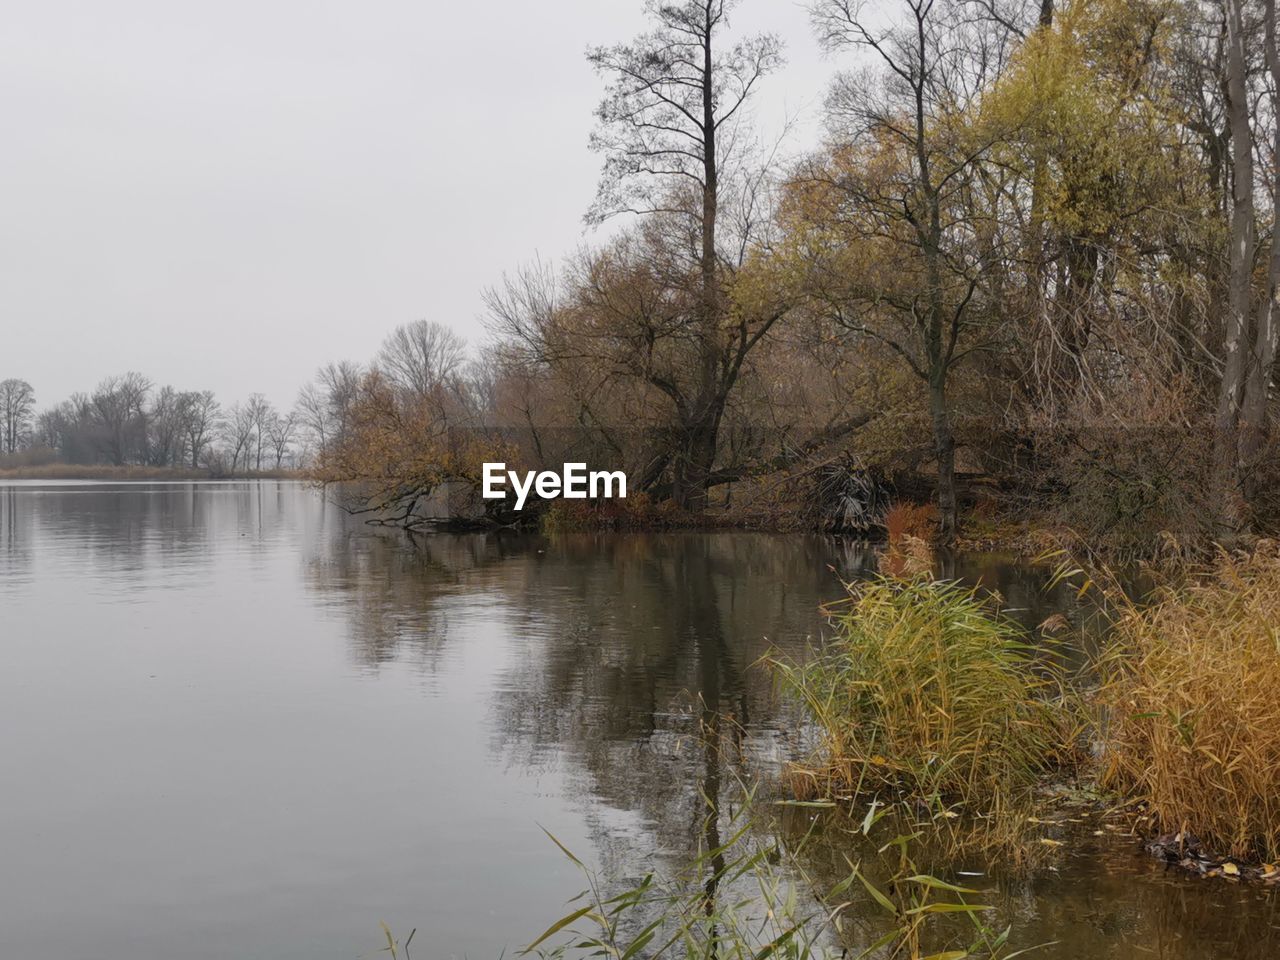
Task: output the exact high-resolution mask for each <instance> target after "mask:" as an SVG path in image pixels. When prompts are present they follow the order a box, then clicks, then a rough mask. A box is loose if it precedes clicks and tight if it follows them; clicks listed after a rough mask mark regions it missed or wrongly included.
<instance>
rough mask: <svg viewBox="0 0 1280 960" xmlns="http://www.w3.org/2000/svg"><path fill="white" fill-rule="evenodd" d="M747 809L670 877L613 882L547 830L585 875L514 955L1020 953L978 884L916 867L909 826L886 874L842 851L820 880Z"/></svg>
mask: <svg viewBox="0 0 1280 960" xmlns="http://www.w3.org/2000/svg"><path fill="white" fill-rule="evenodd" d="M751 809H752V806H751V803H750V802H749V801H748V802H747V804H746V805H745V807H743V808H742V811H743V812H741V813H739V815H738V816H737V817H735V818H734V819H733V826H734V829H733V835H732V838H731V839H730V840H729V841H728V842H726V843H724V844H723V845H721V846H718V847H716V848H713V849H707V850H703V851H702V852H701V854H700V855H699V856H698V857H696V858H695V859H694V860H693V861H692V862H691V863H690V864H689V865H688V867H687V868H686V869H685V870H684V871H681V872H679V873H677V874H676V875H674V876H672V877H668V878H664V877H661V876H659V875H658V874H655V873H648V874H646V875H645V876H644V877H642V878H641V879H640V881H639V882H638V883H632V884H629V885H625V886H623V887H622V888H621V889H615V888H613V887H612V886H611V885H610V884H608V882H607V881H606V880H604V879H603V878H602V877H600V876H599V875H598V874H597V873H596V872H595V871H593V870H591V869H590V868H588V867H587V866H586V865H585V864H584V863H583V862H582V861H581V860H579V859H578V858H577V857H576V856H575V855H574V854H573V853H572V852H570V851H569V850H568V849H567V848H566V847H565V846H564V845H563V844H561V843H560V841H559V840H556V838H555V837H551V839H552V840H553V841H554V842H555V843H556V845H557V846H558V847H560V850H561V851H562V852H563V853H564V854H565V856H567V857H568V858H569V859H570V860H571V861H572V862H573V864H574V865H575V866H576V867H577V868H578V870H579V871H580V872H581V873H582V874H583V876H584V877H585V878H586V882H587V889H586V890H585V891H584V892H583V893H581V894H580V895H579V896H578V897H576V898H575V899H574V900H573V901H571V906H572V907H573V909H572V910H570V912H568V913H567V914H565V915H564V916H562V917H560V918H559V919H558V920H556V921H555V922H554V923H552V924H551V926H550V927H548V928H547V930H546V931H545V932H544V933H543V934H542V935H541V936H539V937H538V938H537V939H536V940H534V941H533V942H532V943H531V944H530V945H529V946H528V947H526V948H525V949H524V950H523V951H521V953H522V955H523V954H530V953H534V954H537V955H538V956H540V957H543V958H552V960H561V958H566V957H571V956H587V957H596V956H598V957H611V958H613V960H631V958H633V957H634V958H639V957H644V958H647V960H768V958H770V957H779V958H786V960H837V958H840V960H868V958H871V957H877V958H883V960H907V958H910V960H920V958H925V960H928V958H935V960H936V958H949V960H961V958H965V957H970V958H975V960H984V958H985V960H1011V958H1012V957H1015V956H1018V955H1020V954H1022V953H1026V952H1028V951H1027V950H1013V949H1012V948H1011V947H1010V946H1009V941H1010V934H1011V932H1012V931H1011V929H1009V928H1006V929H1004V930H996V929H994V928H992V927H991V926H989V925H988V923H987V922H986V920H985V917H984V915H985V914H986V911H988V910H989V909H990V908H989V907H987V906H984V905H982V904H980V903H975V902H972V900H971V899H970V898H972V897H973V896H975V895H976V894H977V893H978V891H976V890H972V889H969V888H965V887H961V886H958V885H955V884H951V883H948V882H946V881H943V880H940V879H938V878H936V877H934V876H932V875H930V874H927V873H924V872H922V871H921V870H920V869H919V868H918V867H917V866H916V863H915V861H914V860H913V858H912V853H911V850H912V843H913V841H914V839H915V838H914V837H913V836H909V835H907V836H898V837H896V838H894V839H893V840H891V841H889V842H888V843H887V844H885V845H884V846H882V847H881V848H880V849H879V851H878V855H877V857H875V858H873V859H874V860H875V864H874V865H875V866H876V867H878V868H883V867H884V866H885V862H886V861H887V862H888V870H887V872H884V871H882V870H870V869H864V868H863V865H862V864H861V863H860V862H858V863H855V862H853V861H848V871H849V872H848V873H847V875H846V876H845V877H844V878H843V879H841V880H840V881H838V882H837V883H835V884H833V885H829V886H827V887H826V888H825V889H821V888H819V886H818V885H817V884H816V882H815V881H814V879H813V878H812V877H811V876H810V875H809V874H808V873H807V872H806V871H805V869H804V867H803V865H802V859H803V857H802V856H801V854H802V852H803V842H802V843H801V844H800V845H799V846H797V847H783V846H781V845H779V844H777V843H775V842H765V841H762V840H761V839H760V837H761V836H762V834H763V833H764V832H762V831H758V830H755V829H753V826H752V824H751V823H750V822H749V815H748V813H747V811H750V810H751ZM884 813H885V811H884V810H877V808H876V807H875V806H874V805H873V806H872V808H871V810H870V812H869V813H868V815H867V817H866V818H865V819H864V820H863V822H862V828H861V833H862V835H863V836H864V837H865V836H868V835H869V831H870V830H871V829H872V827H874V825H875V823H876V821H877V820H878V819H879V818H880V817H881V816H883V815H884ZM548 836H550V834H548ZM882 873H884V875H883V876H882V875H881V874H882ZM873 874H874V876H873ZM958 920H959V921H960V922H959V923H957V921H958ZM1032 949H1034V948H1032ZM926 951H927V952H928V958H926V957H925V954H926Z"/></svg>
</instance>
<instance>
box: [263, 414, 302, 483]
mask: <svg viewBox="0 0 1280 960" xmlns="http://www.w3.org/2000/svg"><path fill="white" fill-rule="evenodd" d="M297 427H298V415H297V413H296V412H294V411H292V410H290V411H289V412H288V413H287V414H285V415H284V416H281V415H280V414H278V413H275V412H274V411H272V413H271V414H270V416H269V417H268V419H267V441H268V442H269V443H270V444H271V451H272V453H274V454H275V457H276V469H277V470H279V469H280V464H281V463H282V462H283V461H284V457H285V454H286V453H288V452H289V444H291V443H292V442H293V435H294V432H295V431H296V430H297Z"/></svg>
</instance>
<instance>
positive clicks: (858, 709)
mask: <svg viewBox="0 0 1280 960" xmlns="http://www.w3.org/2000/svg"><path fill="white" fill-rule="evenodd" d="M1149 573H1150V576H1151V578H1152V580H1153V581H1154V582H1155V583H1156V584H1157V585H1158V586H1157V587H1156V588H1155V589H1154V591H1153V592H1151V593H1149V594H1147V595H1144V596H1142V597H1140V598H1134V597H1132V596H1128V595H1126V594H1125V593H1124V592H1123V591H1120V590H1119V589H1114V590H1112V589H1108V590H1107V591H1106V593H1107V596H1106V604H1105V606H1106V608H1107V611H1108V613H1107V616H1108V617H1109V620H1110V633H1109V637H1108V639H1107V641H1106V642H1105V644H1104V645H1103V648H1102V650H1101V651H1100V652H1099V653H1098V654H1096V656H1095V657H1094V659H1093V662H1092V664H1091V667H1090V669H1089V670H1088V671H1087V672H1086V674H1085V675H1083V676H1082V677H1081V678H1080V679H1079V680H1078V681H1077V682H1076V683H1075V684H1074V686H1075V688H1076V689H1072V688H1071V687H1069V686H1068V685H1067V684H1065V683H1064V682H1063V681H1062V679H1061V678H1059V677H1058V675H1057V674H1056V672H1055V671H1054V670H1053V668H1052V666H1051V661H1052V657H1046V656H1045V655H1044V654H1045V652H1046V650H1047V649H1051V648H1047V647H1046V644H1047V643H1048V641H1047V640H1044V639H1043V638H1040V639H1036V640H1035V642H1034V643H1033V642H1032V641H1033V638H1032V637H1031V636H1030V635H1028V634H1027V632H1026V631H1024V630H1022V629H1021V628H1019V627H1017V626H1015V625H1013V624H1012V623H1011V622H1009V621H1008V620H1006V619H1004V618H1003V617H1002V616H1001V614H1000V612H999V610H998V609H997V608H996V607H995V606H994V604H993V603H992V602H991V601H989V600H984V599H982V598H980V597H979V596H978V595H977V594H975V593H974V592H972V591H968V590H965V589H963V588H961V587H959V586H958V585H955V584H950V583H937V582H931V581H930V580H929V579H928V578H927V576H917V577H916V578H914V579H905V580H903V579H892V578H885V579H881V580H878V581H875V582H872V583H870V584H868V585H864V586H861V587H857V588H855V589H854V593H853V594H852V596H851V598H850V600H849V601H848V602H847V603H845V604H843V605H842V606H841V607H839V608H837V609H836V610H834V611H832V613H833V616H832V621H831V622H832V628H833V635H832V637H831V639H830V640H829V641H828V642H827V644H826V645H825V646H824V647H823V648H822V649H821V650H820V651H817V652H816V654H815V655H814V656H813V657H812V658H811V659H809V660H807V661H804V662H802V663H792V662H786V661H778V662H776V663H775V666H776V668H777V670H778V672H779V675H780V676H781V678H782V680H783V681H784V684H785V686H786V687H787V688H788V689H789V690H790V691H791V692H792V693H793V694H794V695H795V696H797V697H798V698H799V699H800V701H801V702H802V703H803V704H804V706H805V707H806V708H807V710H808V713H809V715H810V716H811V718H812V720H813V721H814V726H815V729H816V730H817V731H818V733H819V736H820V742H819V744H818V750H817V753H816V756H815V758H814V760H813V762H811V763H808V764H805V765H800V766H797V767H795V768H793V769H792V771H791V774H790V777H791V781H792V784H791V785H792V789H793V791H794V792H795V793H796V795H797V796H798V797H800V798H801V799H813V798H817V797H822V798H855V797H872V798H875V799H878V800H881V801H884V802H889V803H894V802H902V803H904V804H905V805H906V806H907V807H908V808H909V809H913V810H915V811H917V812H922V811H929V812H931V813H932V814H933V815H934V817H935V819H939V815H941V817H942V818H944V819H940V820H939V822H940V823H943V824H945V825H946V826H947V829H948V831H950V832H951V833H952V834H953V835H954V834H956V833H957V831H968V832H969V834H970V836H968V837H966V840H969V841H976V842H977V843H978V844H979V845H985V846H987V847H988V848H990V849H992V850H994V849H999V850H1001V851H1007V850H1009V849H1012V848H1016V846H1017V844H1018V843H1019V842H1020V841H1021V840H1022V839H1023V838H1025V835H1026V831H1025V829H1024V828H1025V825H1026V824H1027V823H1035V822H1036V820H1037V814H1038V809H1037V807H1038V806H1039V805H1040V804H1042V803H1043V802H1044V794H1045V790H1044V787H1045V784H1046V781H1047V780H1049V779H1056V780H1059V781H1061V780H1062V779H1064V777H1063V775H1064V774H1067V775H1071V774H1076V775H1078V776H1081V777H1084V778H1087V780H1088V781H1090V782H1092V783H1094V784H1096V792H1097V793H1098V794H1099V795H1101V794H1102V793H1106V794H1107V795H1110V796H1112V797H1114V798H1115V799H1116V801H1117V802H1120V803H1123V804H1125V805H1127V806H1128V807H1129V808H1130V809H1132V810H1133V811H1134V812H1135V813H1134V820H1135V826H1136V828H1137V829H1138V831H1139V832H1141V833H1142V834H1144V835H1145V836H1146V838H1147V839H1148V841H1149V845H1150V848H1151V849H1152V850H1153V851H1154V852H1156V853H1158V854H1159V855H1161V856H1164V857H1166V858H1167V859H1169V860H1171V861H1174V862H1178V863H1181V865H1182V866H1184V867H1186V868H1188V869H1194V870H1196V871H1197V872H1200V873H1211V874H1222V875H1226V876H1249V877H1261V878H1263V879H1267V880H1277V881H1280V869H1277V868H1276V867H1274V866H1272V863H1273V862H1274V861H1275V860H1277V859H1278V858H1280V696H1277V691H1278V690H1280V549H1277V547H1276V545H1275V544H1272V543H1265V542H1264V543H1263V544H1260V545H1259V547H1258V548H1257V549H1256V550H1255V551H1254V552H1253V553H1252V554H1237V555H1228V554H1225V553H1223V554H1221V555H1220V556H1219V557H1218V559H1217V560H1216V561H1215V562H1214V563H1212V564H1209V565H1205V566H1201V567H1192V566H1188V565H1187V564H1185V563H1179V564H1176V565H1168V564H1166V565H1165V566H1163V567H1162V568H1160V569H1159V570H1158V571H1149ZM1096 582H1098V580H1097V579H1094V580H1088V581H1086V582H1085V585H1084V586H1083V587H1082V590H1084V589H1086V588H1093V585H1094V584H1095V583H1096ZM1085 742H1091V745H1092V750H1091V751H1090V752H1089V753H1087V754H1086V752H1085V751H1083V750H1082V749H1081V745H1082V744H1084V743H1085ZM1091 789H1092V788H1091ZM951 818H955V819H954V820H951ZM961 818H963V819H961Z"/></svg>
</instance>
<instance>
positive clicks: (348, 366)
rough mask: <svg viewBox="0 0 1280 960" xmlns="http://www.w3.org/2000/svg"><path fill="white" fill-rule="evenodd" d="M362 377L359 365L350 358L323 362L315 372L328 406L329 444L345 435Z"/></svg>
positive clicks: (340, 439) (336, 441)
mask: <svg viewBox="0 0 1280 960" xmlns="http://www.w3.org/2000/svg"><path fill="white" fill-rule="evenodd" d="M362 377H363V371H361V369H360V365H359V364H358V363H353V362H352V361H350V360H343V361H341V362H339V363H328V364H325V365H324V366H323V367H321V368H320V370H319V371H318V372H317V373H316V384H317V386H318V388H319V390H320V392H321V394H322V396H323V398H324V403H325V405H326V406H327V408H328V411H327V417H328V422H329V442H330V444H333V443H340V442H341V441H342V440H343V438H344V437H346V434H347V429H348V427H349V426H350V422H351V408H352V406H353V405H354V404H355V402H356V397H357V396H358V395H359V392H360V382H361V378H362Z"/></svg>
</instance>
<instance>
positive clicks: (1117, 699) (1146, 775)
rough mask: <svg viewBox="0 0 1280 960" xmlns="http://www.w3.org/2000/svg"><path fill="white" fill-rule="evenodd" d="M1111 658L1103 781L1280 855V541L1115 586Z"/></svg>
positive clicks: (1161, 813) (1199, 828) (1225, 846)
mask: <svg viewBox="0 0 1280 960" xmlns="http://www.w3.org/2000/svg"><path fill="white" fill-rule="evenodd" d="M1112 600H1113V607H1114V608H1115V613H1114V615H1113V630H1112V635H1111V641H1110V643H1109V645H1108V647H1107V649H1106V651H1105V653H1104V656H1103V658H1102V660H1101V664H1100V670H1101V674H1102V678H1101V683H1102V685H1101V690H1100V692H1099V697H1098V700H1099V704H1100V706H1101V708H1102V721H1101V727H1100V732H1101V741H1102V743H1103V761H1104V769H1103V777H1102V779H1103V782H1104V783H1105V784H1107V785H1110V786H1113V787H1117V788H1119V789H1120V790H1122V791H1124V792H1125V793H1126V794H1127V795H1128V796H1130V797H1132V798H1133V799H1135V800H1141V801H1145V803H1146V804H1147V805H1148V807H1149V812H1150V814H1151V815H1152V817H1153V818H1154V821H1155V824H1156V826H1157V827H1158V828H1160V829H1163V830H1166V831H1169V832H1175V831H1178V832H1183V833H1186V832H1191V833H1193V834H1195V835H1197V836H1198V837H1199V839H1200V840H1201V841H1202V843H1204V844H1205V845H1206V846H1207V847H1208V848H1209V849H1212V850H1214V851H1215V852H1217V853H1219V854H1231V855H1233V856H1236V857H1241V858H1258V859H1261V860H1268V859H1273V858H1275V857H1277V856H1280V553H1278V552H1277V549H1276V547H1275V545H1274V544H1270V545H1265V544H1264V545H1263V546H1262V547H1261V548H1260V549H1259V550H1258V551H1257V552H1256V553H1255V554H1253V555H1252V556H1228V555H1225V554H1223V555H1221V556H1220V557H1219V558H1218V559H1217V561H1216V562H1215V563H1214V564H1212V565H1211V566H1210V567H1207V568H1203V569H1186V568H1183V569H1180V570H1174V571H1167V570H1166V571H1165V575H1164V585H1163V586H1161V587H1160V588H1158V589H1157V591H1156V592H1155V593H1154V594H1153V595H1152V596H1150V597H1147V598H1144V600H1143V601H1142V602H1141V603H1137V602H1133V601H1131V600H1129V599H1127V598H1125V597H1124V596H1123V595H1122V594H1120V593H1118V592H1114V596H1113V597H1112Z"/></svg>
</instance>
